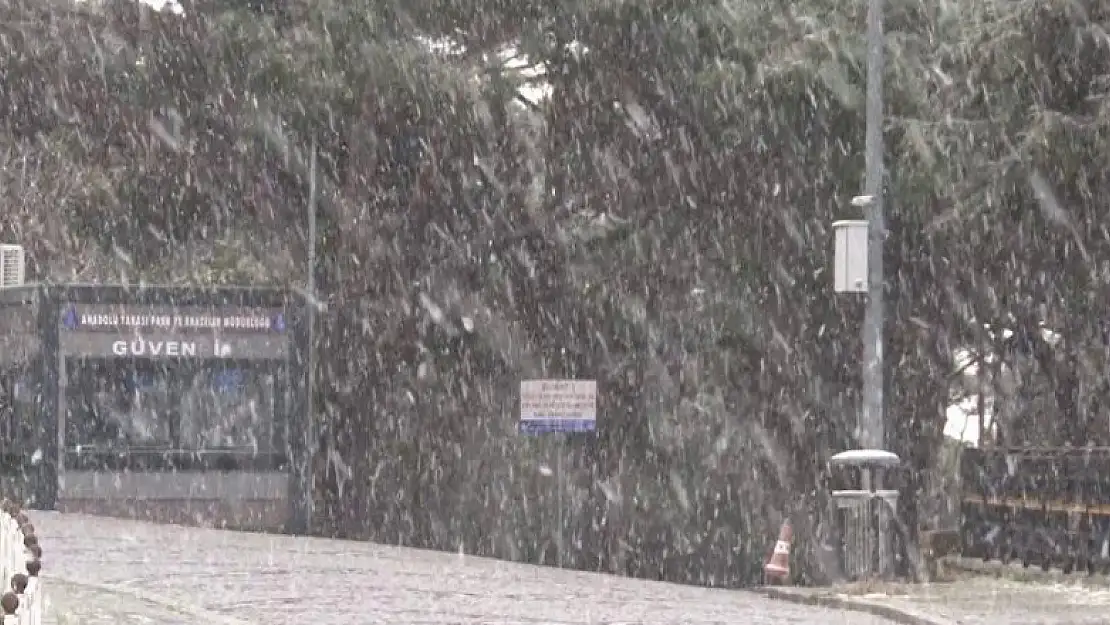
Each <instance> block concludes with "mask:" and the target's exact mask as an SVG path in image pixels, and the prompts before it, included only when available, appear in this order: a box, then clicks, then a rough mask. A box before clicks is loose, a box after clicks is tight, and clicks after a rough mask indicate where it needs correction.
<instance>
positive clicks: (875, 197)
mask: <svg viewBox="0 0 1110 625" xmlns="http://www.w3.org/2000/svg"><path fill="white" fill-rule="evenodd" d="M883 48H884V37H883V0H868V3H867V107H866V115H867V117H866V123H867V131H866V138H865V143H866V146H865V147H866V152H865V154H864V160H865V163H866V169H867V175H866V180H865V182H864V186H865V187H866V190H865V193H866V194H867V195H869V196H871V201H870V202H869V205H868V208H869V214H868V216H867V220H868V222H869V223H868V236H867V243H868V252H867V253H868V267H869V269H868V273H869V275H868V280H867V283H868V284H867V290H868V301H867V311H866V313H865V315H864V320H863V349H864V353H863V415H862V418H861V420H860V421H861V422H860V434H861V436H860V438H861V441H860V442H861V444H862V446H863V447H864V448H867V449H886V435H885V432H884V431H883V425H884V424H883V322H884V319H883V317H884V316H885V314H886V311H885V307H884V302H883V283H884V281H885V280H884V275H883V239H884V238H885V236H886V220H885V217H884V215H883V186H884V184H883V183H884V177H885V176H884V168H883V52H884V50H883Z"/></svg>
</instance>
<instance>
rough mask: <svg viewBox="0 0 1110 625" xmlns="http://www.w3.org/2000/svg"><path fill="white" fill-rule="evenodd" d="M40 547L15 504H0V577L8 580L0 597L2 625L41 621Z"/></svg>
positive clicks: (31, 624) (31, 528) (36, 537)
mask: <svg viewBox="0 0 1110 625" xmlns="http://www.w3.org/2000/svg"><path fill="white" fill-rule="evenodd" d="M41 572H42V547H41V546H40V545H39V539H38V536H36V535H35V526H34V525H33V524H32V523H31V520H30V519H29V518H27V515H26V514H24V513H23V511H22V510H21V509H20V507H19V505H18V504H15V503H12V502H11V501H9V500H7V499H4V500H2V501H0V576H2V577H3V579H6V580H10V586H9V589H8V590H7V592H5V593H4V594H3V595H0V613H2V614H3V620H2V621H0V622H2V624H3V625H41V623H42V621H43V601H42V599H43V588H42V580H41V579H40V578H39V573H41Z"/></svg>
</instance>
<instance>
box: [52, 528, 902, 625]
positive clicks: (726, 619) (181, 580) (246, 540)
mask: <svg viewBox="0 0 1110 625" xmlns="http://www.w3.org/2000/svg"><path fill="white" fill-rule="evenodd" d="M32 520H33V522H34V523H35V527H36V528H37V529H38V533H39V535H40V536H41V537H42V541H43V544H44V549H45V550H46V552H47V553H48V554H49V555H48V558H49V560H48V562H49V568H48V570H49V571H51V573H50V575H49V576H47V577H46V584H47V586H46V588H47V598H48V601H49V604H50V606H51V607H52V608H53V620H52V621H51V622H52V623H58V625H64V624H65V623H74V624H75V625H76V624H77V623H81V624H82V625H88V624H90V623H91V624H94V625H99V624H101V623H103V624H104V625H107V624H109V623H136V624H138V623H143V624H144V625H186V624H187V623H206V624H211V625H247V624H251V623H259V624H270V623H328V625H354V624H360V625H361V624H370V623H374V624H377V623H397V624H406V625H411V624H413V623H422V624H425V625H436V624H444V625H446V624H448V623H451V624H453V625H468V624H478V623H482V624H484V625H495V624H504V625H510V624H511V625H521V624H524V623H528V624H530V625H542V624H551V625H561V624H566V625H571V624H574V625H586V624H593V623H599V624H600V623H605V624H608V625H619V624H622V623H627V624H632V623H636V624H638V625H663V624H668V625H672V624H673V625H699V624H704V625H708V624H722V625H723V624H725V623H730V624H731V623H745V624H746V625H781V624H783V623H791V624H793V625H848V624H849V623H851V624H852V625H883V624H887V623H889V622H888V621H884V620H883V619H880V618H878V617H874V616H868V615H864V614H860V613H848V612H840V611H835V610H831V609H826V608H818V607H811V606H804V605H797V604H793V603H785V602H780V601H775V600H771V599H767V598H765V597H762V596H760V595H757V594H755V593H750V592H744V591H729V590H711V589H706V588H697V587H691V586H679V585H675V584H667V583H662V582H652V581H645V580H635V579H628V578H620V577H613V576H605V575H598V574H592V573H583V572H576V571H567V570H560V569H555V568H550V567H538V566H532V565H526V564H517V563H511V562H503V561H498V560H490V559H485V558H472V557H468V556H460V555H454V554H448V553H442V552H434V551H424V550H417V549H407V548H400V547H386V546H381V545H375V544H372V543H363V542H350V541H338V540H324V539H315V538H297V537H290V536H275V535H267V534H249V533H240V532H230V531H220V530H206V529H196V528H185V527H176V526H168V525H155V524H149V523H141V522H134V521H122V520H116V519H107V518H101V517H89V516H82V515H66V514H59V513H49V512H45V513H44V512H39V513H35V514H33V515H32ZM51 607H48V611H50V609H51Z"/></svg>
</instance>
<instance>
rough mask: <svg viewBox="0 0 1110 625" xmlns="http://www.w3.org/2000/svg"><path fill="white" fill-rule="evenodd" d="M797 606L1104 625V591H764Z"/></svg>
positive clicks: (915, 618)
mask: <svg viewBox="0 0 1110 625" xmlns="http://www.w3.org/2000/svg"><path fill="white" fill-rule="evenodd" d="M763 592H764V594H765V595H766V596H770V597H775V598H779V599H785V600H792V601H796V602H798V603H801V604H808V605H823V606H829V607H840V608H847V609H856V610H860V611H863V612H866V613H870V614H878V615H881V616H884V617H886V618H888V619H890V620H892V621H896V622H899V623H903V624H904V625H952V624H960V625H1094V624H1095V623H1099V624H1103V623H1107V622H1110V617H1108V614H1110V589H1105V588H1102V589H1100V588H1091V587H1089V586H1084V585H1081V584H1078V583H1033V582H1024V581H1014V580H1008V579H1001V578H998V577H989V576H982V575H965V574H958V575H956V576H955V579H954V580H953V581H950V582H938V583H932V584H895V583H872V584H860V585H845V586H841V587H835V588H773V589H764V590H763Z"/></svg>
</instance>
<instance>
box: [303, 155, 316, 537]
mask: <svg viewBox="0 0 1110 625" xmlns="http://www.w3.org/2000/svg"><path fill="white" fill-rule="evenodd" d="M305 282H306V284H307V291H308V302H307V303H308V306H307V311H306V312H307V315H306V322H307V323H308V371H307V381H306V387H307V392H306V398H305V410H306V413H307V414H306V417H307V418H306V419H305V431H304V437H305V449H304V461H303V462H304V463H305V464H304V472H303V476H304V480H305V483H304V484H303V488H304V511H305V520H304V524H305V527H304V530H305V533H306V534H307V533H308V530H309V528H310V527H311V525H312V516H313V512H314V510H313V508H314V503H315V501H314V499H313V496H312V491H313V487H314V481H315V480H314V479H313V476H312V472H311V470H310V469H311V467H312V450H313V449H315V447H316V443H317V441H316V436H315V430H316V428H315V427H314V426H315V424H316V417H315V405H316V402H315V393H316V140H315V139H313V140H312V154H311V155H309V160H308V276H307V277H306V279H305Z"/></svg>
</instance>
